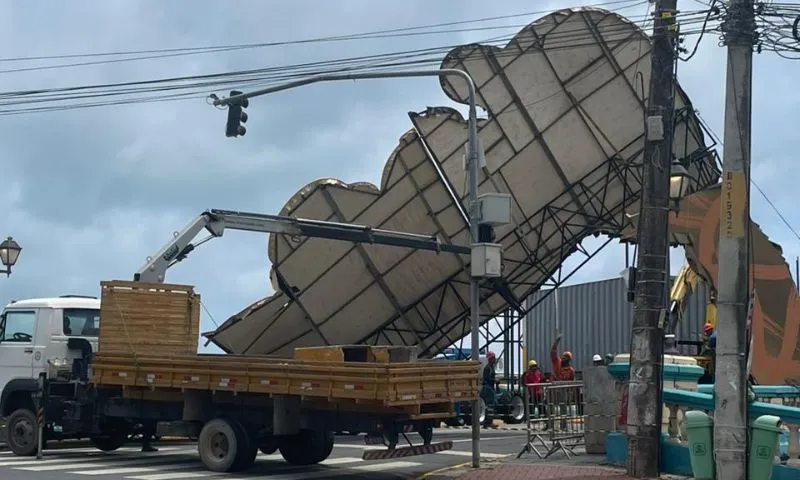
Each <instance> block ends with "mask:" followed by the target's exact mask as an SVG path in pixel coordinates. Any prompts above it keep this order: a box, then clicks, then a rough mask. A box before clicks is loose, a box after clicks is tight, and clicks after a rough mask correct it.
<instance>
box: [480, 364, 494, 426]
mask: <svg viewBox="0 0 800 480" xmlns="http://www.w3.org/2000/svg"><path fill="white" fill-rule="evenodd" d="M496 367H497V356H496V355H495V354H494V352H492V351H489V352H486V365H485V366H484V367H483V375H482V377H483V382H482V383H483V385H482V388H481V398H483V401H484V402H485V403H486V419H485V420H484V425H483V426H484V427H489V426H490V425H491V424H492V415H491V414H490V413H492V412H494V406H495V404H496V403H497V392H496V391H495V389H496V385H497V379H496V377H497V372H496V370H495V369H496Z"/></svg>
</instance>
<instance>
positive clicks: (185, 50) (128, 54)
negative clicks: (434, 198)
mask: <svg viewBox="0 0 800 480" xmlns="http://www.w3.org/2000/svg"><path fill="white" fill-rule="evenodd" d="M647 3H648V2H647V0H614V1H608V2H600V3H596V4H594V5H590V6H593V7H606V6H618V7H617V9H616V11H621V10H626V9H628V8H633V7H637V6H640V5H644V4H647ZM547 13H551V11H550V10H540V11H533V12H522V13H514V14H508V15H498V16H493V17H483V18H478V19H471V20H460V21H453V22H440V23H434V24H427V25H418V26H412V27H402V28H393V29H383V30H375V31H370V32H362V33H355V34H347V35H329V36H324V37H315V38H307V39H300V40H284V41H273V42H258V43H246V44H232V45H217V46H207V47H178V48H162V49H143V50H125V51H116V52H89V53H75V54H64V55H42V56H20V57H9V58H0V62H29V61H41V60H58V59H61V60H63V59H78V58H84V59H87V58H101V59H100V60H86V61H83V62H74V63H62V64H50V65H37V66H31V67H19V68H13V69H5V70H0V73H20V72H31V71H38V70H50V69H62V68H74V67H85V66H92V65H104V64H112V63H122V62H132V61H141V60H154V59H164V58H172V57H181V56H187V55H201V54H208V53H222V52H233V51H240V50H251V49H259V48H268V47H278V46H289V45H303V44H315V43H330V42H342V41H353V40H369V39H384V38H396V37H411V36H421V35H443V34H452V33H465V32H475V31H481V30H499V29H511V28H515V27H517V26H516V25H494V26H484V27H470V28H461V29H447V30H429V29H440V28H443V27H454V26H462V25H471V24H476V23H486V22H492V21H498V20H509V19H514V18H522V17H527V18H533V17H535V16H538V15H543V14H547ZM522 26H524V25H522ZM426 30H429V31H426ZM107 57H122V58H107Z"/></svg>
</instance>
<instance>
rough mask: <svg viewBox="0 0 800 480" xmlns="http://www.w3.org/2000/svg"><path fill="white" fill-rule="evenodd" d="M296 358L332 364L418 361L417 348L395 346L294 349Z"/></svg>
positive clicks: (342, 346) (332, 346) (333, 346)
mask: <svg viewBox="0 0 800 480" xmlns="http://www.w3.org/2000/svg"><path fill="white" fill-rule="evenodd" d="M294 358H295V359H296V360H315V361H330V362H378V363H389V362H414V361H416V360H417V347H415V346H411V347H406V346H394V345H331V346H325V347H298V348H295V349H294Z"/></svg>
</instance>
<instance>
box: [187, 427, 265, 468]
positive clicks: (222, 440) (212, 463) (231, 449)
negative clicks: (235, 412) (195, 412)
mask: <svg viewBox="0 0 800 480" xmlns="http://www.w3.org/2000/svg"><path fill="white" fill-rule="evenodd" d="M197 452H198V453H199V454H200V460H201V461H202V462H203V465H205V466H206V468H208V469H209V470H211V471H213V472H223V473H224V472H232V471H236V470H238V469H241V468H246V467H247V466H249V465H248V461H249V459H250V456H251V454H252V457H253V460H255V453H254V451H253V449H252V448H251V447H250V442H249V439H248V436H247V431H246V430H245V429H244V427H242V426H241V425H239V423H238V422H236V421H235V420H232V419H229V418H215V419H213V420H211V421H210V422H208V423H206V424H205V425H203V429H202V430H200V437H199V438H198V441H197ZM249 463H250V464H252V461H250V462H249Z"/></svg>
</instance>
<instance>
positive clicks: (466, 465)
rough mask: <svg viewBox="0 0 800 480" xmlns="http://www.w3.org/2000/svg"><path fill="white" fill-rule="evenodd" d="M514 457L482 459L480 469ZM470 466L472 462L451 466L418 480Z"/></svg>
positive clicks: (424, 474) (431, 472) (438, 469)
mask: <svg viewBox="0 0 800 480" xmlns="http://www.w3.org/2000/svg"><path fill="white" fill-rule="evenodd" d="M513 456H514V455H513V454H511V453H509V454H508V455H504V456H502V457H495V458H481V466H480V467H479V469H480V468H485V466H486V464H487V463H488V464H491V465H493V466H494V465H496V464H501V463H504V462H505V461H506V460H508V459H509V458H511V457H513ZM470 465H472V462H471V461H470V462H464V463H459V464H458V465H451V466H449V467H442V468H437V469H436V470H431V471H430V472H426V473H423V474H422V475H420V476H419V477H417V478H416V480H426V479H428V478H430V477H432V476H434V475H440V474H443V473H448V472H452V471H454V470H460V469H463V468H465V467H470Z"/></svg>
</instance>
